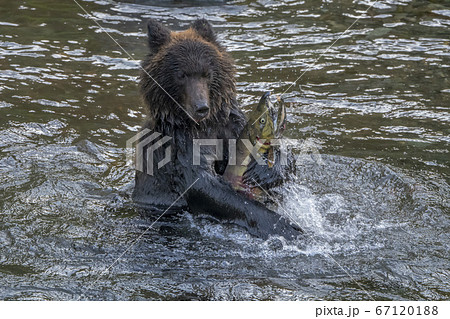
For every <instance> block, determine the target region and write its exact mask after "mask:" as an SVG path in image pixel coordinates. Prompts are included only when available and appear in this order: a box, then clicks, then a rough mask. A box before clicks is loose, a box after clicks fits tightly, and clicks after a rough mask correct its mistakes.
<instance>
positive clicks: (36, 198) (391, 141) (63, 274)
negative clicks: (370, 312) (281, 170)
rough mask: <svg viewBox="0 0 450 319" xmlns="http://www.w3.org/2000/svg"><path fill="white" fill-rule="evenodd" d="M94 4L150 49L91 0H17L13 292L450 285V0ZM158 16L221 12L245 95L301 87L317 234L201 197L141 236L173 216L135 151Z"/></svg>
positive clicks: (237, 294) (421, 295)
mask: <svg viewBox="0 0 450 319" xmlns="http://www.w3.org/2000/svg"><path fill="white" fill-rule="evenodd" d="M78 3H79V4H80V5H81V6H82V7H83V8H84V9H85V10H86V11H87V12H89V14H92V16H93V17H94V18H95V21H96V22H98V23H99V24H100V25H101V26H102V27H103V28H104V30H106V31H107V32H109V34H110V35H111V36H112V37H113V38H114V39H115V40H116V41H117V42H118V43H119V44H120V45H121V46H122V47H123V49H125V50H126V51H127V52H129V54H130V55H131V56H132V57H133V58H131V57H130V56H128V55H127V54H125V53H124V52H123V51H122V50H121V48H120V47H119V46H118V45H117V44H116V43H115V42H114V41H113V40H112V39H111V38H109V37H108V35H106V34H105V33H104V32H103V31H102V30H101V29H100V28H99V26H98V25H97V24H96V23H95V22H94V21H93V20H91V19H90V18H89V16H88V15H87V14H86V12H84V11H83V10H82V9H81V8H80V7H79V6H78V5H77V3H75V2H74V1H73V0H26V1H9V0H0V6H1V9H2V10H1V11H0V299H6V300H16V299H19V300H24V299H25V300H42V299H45V300H47V299H50V300H55V299H58V300H78V299H89V300H105V299H106V300H143V299H151V300H155V299H157V300H159V299H162V300H199V299H200V300H247V299H251V300H254V299H257V300H294V299H300V300H321V299H326V300H347V299H352V300H353V299H355V300H360V299H362V300H371V299H375V300H381V299H382V300H391V299H396V300H397V299H400V300H402V299H412V300H423V299H431V300H442V299H449V297H450V285H449V281H450V280H449V277H450V267H449V244H450V239H449V225H450V221H449V211H450V209H449V206H450V202H449V199H450V196H449V185H448V183H449V165H450V164H449V147H448V145H449V142H450V137H449V122H450V114H449V102H450V77H449V75H450V72H449V70H450V59H449V56H450V51H449V48H450V39H449V35H450V32H449V27H450V3H449V2H448V1H423V0H417V1H411V0H381V1H378V2H377V3H376V4H375V5H373V7H372V8H370V9H369V10H368V11H367V13H365V11H366V10H367V9H368V8H369V6H370V5H371V3H372V2H369V1H366V0H341V1H333V0H323V1H319V0H305V1H287V0H286V1H270V0H259V1H244V0H236V1H227V2H224V1H168V0H162V1H156V0H155V1H152V0H149V1H144V0H137V1H106V0H94V1H84V0H78ZM150 17H152V18H156V19H159V20H160V21H162V22H164V23H165V24H167V25H168V26H170V27H171V28H172V29H174V30H179V29H184V28H186V27H187V26H188V25H189V23H190V22H191V21H193V20H195V19H196V18H199V17H206V18H208V19H209V20H210V21H211V23H212V24H213V25H214V27H215V30H216V31H217V33H218V37H219V39H220V41H221V42H222V43H223V44H224V45H225V46H226V47H227V49H228V50H229V51H230V52H231V54H232V56H233V57H234V58H235V60H236V64H237V67H238V77H237V81H238V91H239V100H240V103H241V104H242V106H243V107H244V109H248V108H249V106H250V105H251V104H252V103H254V102H255V101H257V99H258V97H259V96H261V94H262V93H263V92H265V91H267V90H271V91H273V92H274V93H275V94H281V93H283V92H285V97H286V99H287V101H288V102H289V108H288V125H287V129H286V134H285V135H287V136H288V137H290V138H296V139H300V140H303V141H307V143H309V144H308V145H310V146H311V145H312V146H311V148H310V150H312V151H311V152H306V153H307V154H305V156H304V157H303V159H302V160H301V161H300V164H301V165H299V166H298V168H297V175H296V179H295V180H294V181H292V182H290V183H289V184H287V185H285V186H284V187H283V189H281V190H280V191H281V192H283V193H284V195H285V196H284V199H283V202H282V203H280V205H279V208H278V211H279V212H280V214H287V215H289V216H291V218H293V219H295V220H296V222H298V223H300V224H301V226H302V227H303V228H304V229H305V232H306V236H305V237H306V238H304V239H302V240H299V241H297V242H285V241H283V240H280V239H277V238H271V239H269V240H268V241H263V240H261V239H258V238H253V237H251V236H249V235H248V234H247V233H246V232H245V231H244V230H242V229H239V228H235V227H232V226H226V225H218V224H216V223H214V222H212V221H209V220H205V219H201V218H193V217H192V216H191V215H190V214H188V213H181V214H180V215H178V216H164V217H163V218H162V219H161V220H160V221H158V222H157V223H156V224H155V226H154V228H153V229H150V230H149V231H148V232H146V233H145V234H144V235H143V236H142V237H141V238H140V240H139V241H137V242H136V243H135V244H134V245H132V246H131V248H130V249H128V248H129V247H130V245H131V244H132V243H133V242H134V241H135V240H136V239H137V238H139V236H140V235H141V234H142V233H143V231H144V230H145V229H146V228H148V227H149V226H150V225H151V224H152V223H153V221H154V220H155V218H156V216H143V215H142V214H140V212H139V211H137V210H136V209H135V208H133V206H132V204H131V201H130V193H131V190H132V188H133V179H134V171H133V169H132V168H130V167H128V166H126V165H125V162H126V158H125V141H126V140H127V139H128V138H130V137H132V136H133V135H134V134H135V133H136V132H137V130H138V129H139V127H140V125H141V123H142V120H143V116H144V115H143V114H144V108H143V106H142V104H141V102H140V99H139V96H138V89H137V75H138V73H139V68H138V66H137V64H136V63H135V61H134V60H133V59H136V60H137V61H139V60H140V59H142V57H143V56H144V55H145V54H146V51H147V48H146V38H145V20H146V19H148V18H150ZM358 18H359V20H358V21H357V22H356V23H354V22H355V20H356V19H358ZM352 23H354V24H353V26H352V27H351V29H350V30H348V31H347V32H345V33H344V34H342V33H343V32H344V31H345V30H346V29H347V28H348V27H350V26H351V25H352ZM333 43H334V45H333V46H332V47H331V48H329V49H328V50H327V48H328V47H330V45H332V44H333ZM299 77H300V79H299V80H298V81H297V82H296V83H295V84H294V85H292V86H291V84H293V83H294V81H295V80H296V79H297V78H299ZM310 153H311V154H310ZM119 257H120V258H119Z"/></svg>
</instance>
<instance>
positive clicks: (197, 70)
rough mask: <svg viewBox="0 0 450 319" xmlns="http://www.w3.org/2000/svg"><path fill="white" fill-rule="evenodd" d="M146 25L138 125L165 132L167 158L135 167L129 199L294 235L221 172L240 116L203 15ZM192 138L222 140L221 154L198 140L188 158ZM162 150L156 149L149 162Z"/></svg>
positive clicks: (230, 66) (265, 232)
mask: <svg viewBox="0 0 450 319" xmlns="http://www.w3.org/2000/svg"><path fill="white" fill-rule="evenodd" d="M147 28H148V44H149V48H150V52H149V54H148V55H147V57H146V58H145V59H144V60H143V62H142V68H143V70H144V71H143V72H142V74H141V80H140V90H141V95H142V97H143V100H144V103H145V104H146V106H147V110H148V117H147V120H146V122H145V124H144V126H143V128H147V129H150V130H152V131H154V132H158V133H162V134H163V135H165V136H169V137H171V142H170V148H171V158H170V161H169V162H168V163H167V164H166V165H164V166H162V167H160V168H158V169H155V170H154V173H153V175H150V174H147V173H146V172H140V171H137V173H136V180H135V189H134V191H133V199H134V201H135V202H136V203H138V204H139V205H142V206H144V207H147V208H150V209H158V210H165V209H167V208H171V209H172V210H184V209H187V210H188V211H190V212H192V213H195V214H207V215H210V216H213V217H214V218H215V219H218V220H221V221H222V222H226V223H233V224H237V225H240V226H242V227H244V228H246V229H247V230H248V231H249V232H250V233H251V234H252V235H255V236H259V237H262V238H267V237H268V236H269V235H271V234H276V235H282V236H284V237H286V238H294V237H296V236H297V235H299V234H300V233H299V229H298V228H297V227H295V226H294V225H292V224H291V223H290V222H288V221H287V220H286V219H285V218H284V217H281V216H280V215H278V214H276V213H275V212H273V211H272V210H270V209H268V208H266V207H265V206H264V205H262V204H260V203H259V202H256V201H254V200H251V199H249V198H246V197H245V196H244V195H242V194H239V193H237V192H236V191H235V190H234V189H233V188H232V187H231V186H230V185H229V184H228V183H227V182H226V181H225V180H224V179H223V178H222V176H221V174H223V171H224V170H225V167H226V162H227V161H226V159H227V154H228V153H227V152H228V149H227V141H228V139H236V138H238V136H239V134H240V132H241V130H242V128H243V127H244V125H245V122H246V120H245V116H244V114H243V112H242V111H241V110H240V108H239V107H238V103H237V100H236V86H235V79H234V75H235V67H234V62H233V60H232V58H231V57H230V55H229V54H228V53H227V52H226V51H225V49H224V47H223V46H221V45H220V44H219V43H218V41H217V39H216V35H215V34H214V32H213V30H212V27H211V25H210V24H209V22H208V21H206V20H205V19H199V20H196V21H195V22H194V23H193V24H192V25H191V27H190V28H189V29H188V30H185V31H180V32H172V31H170V30H169V29H168V28H166V27H165V26H163V25H162V24H160V23H159V22H157V21H155V20H150V21H149V22H148V26H147ZM194 139H220V140H222V141H225V143H224V157H225V159H224V160H223V161H215V162H212V161H211V160H210V158H211V156H213V155H214V154H216V149H215V147H213V146H211V147H202V149H201V154H200V164H199V165H194V158H193V153H194V152H193V147H194V143H193V141H194ZM166 155H167V153H165V149H164V148H159V149H157V150H156V151H155V152H154V153H153V158H154V159H155V161H154V162H159V161H160V160H161V159H163V158H164V157H165V156H166ZM142 160H143V161H144V162H145V163H146V159H145V158H143V159H142ZM143 166H144V167H146V164H145V165H143Z"/></svg>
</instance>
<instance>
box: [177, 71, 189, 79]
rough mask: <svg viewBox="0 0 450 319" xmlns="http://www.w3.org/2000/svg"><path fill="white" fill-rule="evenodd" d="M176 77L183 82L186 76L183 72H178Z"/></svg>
mask: <svg viewBox="0 0 450 319" xmlns="http://www.w3.org/2000/svg"><path fill="white" fill-rule="evenodd" d="M177 77H178V78H179V79H180V80H184V79H185V78H186V77H187V74H186V73H185V72H183V71H180V72H178V74H177Z"/></svg>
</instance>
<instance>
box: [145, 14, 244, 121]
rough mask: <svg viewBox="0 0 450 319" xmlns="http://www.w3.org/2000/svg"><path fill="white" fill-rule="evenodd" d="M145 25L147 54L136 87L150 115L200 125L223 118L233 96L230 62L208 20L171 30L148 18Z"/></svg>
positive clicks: (232, 68)
mask: <svg viewBox="0 0 450 319" xmlns="http://www.w3.org/2000/svg"><path fill="white" fill-rule="evenodd" d="M147 29H148V44H149V49H150V53H149V54H148V55H147V57H146V58H145V60H144V61H143V63H142V69H143V72H142V74H141V81H140V87H141V93H142V96H143V99H144V102H145V103H146V105H147V107H148V111H149V116H150V118H151V119H152V120H153V121H154V122H156V123H158V122H164V123H167V122H169V123H171V124H172V125H183V126H186V125H192V124H194V125H193V126H195V124H203V125H201V126H204V125H210V124H211V123H218V121H220V119H221V118H222V117H224V116H225V117H226V116H227V115H228V114H227V112H228V113H229V112H230V109H231V105H232V103H235V100H236V87H235V80H234V75H235V69H234V63H233V60H232V59H231V57H230V56H229V55H228V53H227V52H226V51H225V49H224V48H223V47H222V46H221V45H220V44H219V43H218V41H217V38H216V35H215V34H214V32H213V30H212V26H211V25H210V24H209V22H208V21H206V20H205V19H199V20H196V21H195V22H194V23H193V24H192V25H191V26H190V28H189V29H188V30H184V31H179V32H174V31H170V30H169V29H168V28H167V27H165V26H164V25H162V24H161V23H159V22H157V21H155V20H153V19H152V20H150V21H149V22H148V25H147Z"/></svg>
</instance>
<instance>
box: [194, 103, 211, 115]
mask: <svg viewBox="0 0 450 319" xmlns="http://www.w3.org/2000/svg"><path fill="white" fill-rule="evenodd" d="M208 112H209V106H208V104H207V103H206V102H200V103H197V104H195V113H196V114H197V115H198V116H199V117H205V116H206V115H207V114H208Z"/></svg>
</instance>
